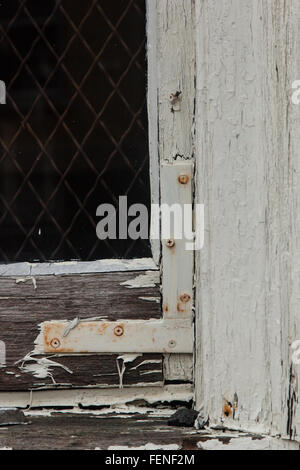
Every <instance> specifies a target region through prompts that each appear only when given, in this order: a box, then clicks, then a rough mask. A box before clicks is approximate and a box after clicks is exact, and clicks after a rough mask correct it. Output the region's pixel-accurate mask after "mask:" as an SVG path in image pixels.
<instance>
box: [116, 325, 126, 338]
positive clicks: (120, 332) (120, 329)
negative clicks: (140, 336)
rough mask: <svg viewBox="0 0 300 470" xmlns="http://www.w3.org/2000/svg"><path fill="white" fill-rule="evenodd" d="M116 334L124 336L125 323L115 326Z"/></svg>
mask: <svg viewBox="0 0 300 470" xmlns="http://www.w3.org/2000/svg"><path fill="white" fill-rule="evenodd" d="M114 334H115V336H123V334H124V326H123V325H118V326H116V327H115V328H114Z"/></svg>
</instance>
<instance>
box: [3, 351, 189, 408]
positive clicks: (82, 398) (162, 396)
mask: <svg viewBox="0 0 300 470" xmlns="http://www.w3.org/2000/svg"><path fill="white" fill-rule="evenodd" d="M146 360H147V359H146ZM137 365H138V364H137ZM135 367H136V365H135V364H133V365H132V368H133V369H134V368H135ZM144 385H145V384H141V385H139V386H131V387H127V388H123V389H120V388H119V386H110V387H108V388H105V387H103V388H91V387H90V388H81V389H78V388H77V389H71V390H69V389H67V390H64V389H52V390H30V391H26V392H13V391H9V392H0V403H1V406H2V407H7V408H10V407H18V408H28V407H30V408H31V409H35V408H43V407H48V406H50V407H55V406H59V407H62V408H66V407H68V408H70V407H71V408H73V407H79V408H89V407H92V408H95V407H96V408H103V407H112V408H113V409H114V408H115V407H120V406H123V405H129V404H130V405H134V404H137V403H139V404H141V403H143V404H146V405H149V406H152V405H155V406H156V405H158V404H163V405H166V404H168V405H170V406H171V404H172V403H183V402H191V401H192V400H193V396H194V392H193V387H192V385H190V384H180V385H166V386H163V387H158V386H151V384H147V387H145V386H144Z"/></svg>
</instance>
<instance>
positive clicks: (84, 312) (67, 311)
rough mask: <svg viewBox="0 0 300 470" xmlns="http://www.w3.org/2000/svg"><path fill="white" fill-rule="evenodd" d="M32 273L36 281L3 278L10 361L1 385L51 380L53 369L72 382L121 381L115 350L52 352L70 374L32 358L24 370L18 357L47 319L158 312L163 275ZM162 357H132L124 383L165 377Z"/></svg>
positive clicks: (0, 321)
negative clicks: (108, 352)
mask: <svg viewBox="0 0 300 470" xmlns="http://www.w3.org/2000/svg"><path fill="white" fill-rule="evenodd" d="M34 279H35V283H33V281H32V279H31V278H28V279H27V280H26V282H20V283H17V282H18V281H19V280H20V279H16V278H2V279H1V281H0V299H1V302H0V340H1V341H4V342H5V345H6V367H5V368H0V390H9V389H11V390H26V389H27V388H32V387H41V386H44V385H46V386H48V387H49V386H53V380H52V378H51V375H52V376H53V379H54V381H55V382H57V383H60V384H66V385H67V386H69V387H75V386H77V387H78V386H93V385H106V384H108V385H118V384H119V383H120V378H119V374H118V369H117V364H116V357H117V356H115V355H114V356H97V355H94V356H88V355H87V356H76V357H65V356H64V357H55V358H51V360H54V361H56V362H58V363H59V364H62V365H63V366H65V367H67V368H68V369H70V370H71V371H72V372H73V373H72V374H70V373H69V372H68V371H67V370H65V369H63V368H62V367H51V366H49V367H47V364H46V366H45V367H43V366H42V367H41V364H40V363H39V362H38V363H37V362H36V361H32V360H27V361H25V363H24V367H25V369H22V370H20V368H19V367H20V365H21V364H22V362H21V363H19V364H18V365H16V364H15V363H16V362H17V361H20V360H22V359H23V358H24V357H26V355H28V354H30V353H31V352H32V351H33V350H34V349H35V344H34V343H35V340H36V338H37V337H38V335H39V325H40V324H41V323H43V322H45V321H51V320H69V321H72V320H73V319H74V318H76V317H78V318H80V319H89V318H94V317H96V318H103V319H107V320H116V319H144V320H147V319H150V318H160V317H161V311H160V304H159V303H158V302H156V301H154V299H158V300H159V297H160V292H159V287H158V286H156V287H155V283H156V281H158V280H159V276H156V275H155V272H154V273H151V274H149V273H148V274H147V273H141V272H139V271H137V272H129V273H103V274H98V275H94V274H93V275H82V276H79V275H77V276H71V275H68V276H42V277H36V278H34ZM144 279H145V280H144ZM23 280H24V279H23ZM126 283H127V285H124V284H126ZM143 283H144V284H143ZM151 285H153V286H154V287H150V286H151ZM35 286H36V288H35ZM132 286H136V287H132ZM145 286H146V287H145ZM147 299H150V300H147ZM160 357H161V356H159V355H158V356H157V355H154V359H155V360H156V363H155V361H154V362H147V360H148V361H150V360H151V359H152V360H154V359H153V356H145V357H140V358H138V359H137V361H136V362H135V363H133V365H132V366H133V367H134V366H136V365H138V364H139V363H142V362H144V361H146V362H144V364H143V365H142V366H141V367H137V368H136V369H135V368H133V369H132V368H131V367H130V366H131V363H130V364H129V366H128V367H126V370H125V375H124V380H123V382H124V384H125V385H126V384H134V383H138V382H140V383H149V382H150V383H153V382H155V383H156V382H158V383H159V382H160V383H161V382H162V380H163V377H162V361H161V360H160ZM39 358H40V356H39ZM157 360H158V361H159V362H158V363H157ZM24 370H25V372H24ZM152 370H153V373H152V372H151V371H152ZM39 374H40V375H41V377H38V375H39ZM45 374H46V377H45Z"/></svg>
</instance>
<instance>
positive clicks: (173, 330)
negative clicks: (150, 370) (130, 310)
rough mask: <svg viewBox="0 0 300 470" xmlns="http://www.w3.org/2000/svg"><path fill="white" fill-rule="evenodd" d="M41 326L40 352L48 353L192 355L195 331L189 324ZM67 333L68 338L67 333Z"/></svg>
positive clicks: (167, 322) (130, 322) (90, 323)
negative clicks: (70, 327)
mask: <svg viewBox="0 0 300 470" xmlns="http://www.w3.org/2000/svg"><path fill="white" fill-rule="evenodd" d="M68 326H69V323H68V322H59V321H57V322H56V321H51V322H45V323H43V324H42V325H41V334H40V336H39V338H38V341H37V343H38V344H37V346H38V350H39V352H40V353H41V354H45V353H52V354H53V353H58V354H62V353H68V354H73V353H74V354H76V353H78V354H79V353H81V354H83V353H87V354H89V353H93V354H94V353H118V354H119V353H192V352H193V341H194V336H193V327H192V324H191V322H188V321H178V320H176V321H172V320H148V321H143V320H140V321H138V320H137V321H133V320H126V321H120V322H106V321H82V322H78V324H76V325H75V327H74V328H73V329H71V330H70V331H68ZM66 331H68V334H67V335H66V334H65V332H66Z"/></svg>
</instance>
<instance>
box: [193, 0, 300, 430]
mask: <svg viewBox="0 0 300 470" xmlns="http://www.w3.org/2000/svg"><path fill="white" fill-rule="evenodd" d="M196 8H197V15H196V25H197V33H196V41H197V119H196V121H197V152H196V155H197V174H198V176H197V185H196V186H197V202H205V206H206V216H207V217H206V220H208V221H209V223H208V224H207V227H206V229H207V231H206V234H207V235H206V243H205V247H204V249H203V250H202V252H201V253H200V254H199V256H198V257H197V280H196V287H197V299H198V304H197V307H196V309H197V322H196V324H197V333H196V336H197V343H198V348H197V365H196V394H197V403H198V406H201V407H203V406H204V409H205V412H206V413H207V414H209V416H210V420H211V423H213V422H220V421H223V423H225V424H227V425H228V426H231V427H232V426H233V425H234V426H240V427H243V428H244V429H250V428H255V429H257V428H258V427H260V429H263V430H264V432H268V433H269V432H272V433H273V434H281V435H284V434H287V435H288V437H290V438H294V439H299V435H300V425H299V423H300V420H299V405H298V404H297V403H298V402H299V383H300V381H299V366H297V365H295V364H293V363H292V354H293V351H292V350H291V348H290V346H291V343H292V342H293V341H295V340H298V339H300V316H299V307H300V303H299V260H300V245H299V232H300V216H299V204H300V199H299V198H300V178H299V175H300V171H299V169H300V168H299V145H300V133H299V129H300V108H299V106H295V105H293V104H292V101H291V95H292V83H293V81H294V80H298V79H299V78H300V59H299V48H300V34H299V20H300V5H299V1H298V0H291V1H288V2H287V1H284V0H278V1H276V2H275V1H274V2H262V1H260V0H244V1H243V2H241V1H240V0H223V1H222V2H220V1H219V0H204V1H202V2H196ZM262 44H263V47H262ZM224 400H225V401H224ZM228 401H229V402H230V403H231V404H234V403H235V407H236V409H235V412H234V413H233V412H232V411H233V410H232V409H231V410H229V413H227V414H228V416H226V415H225V413H224V411H225V412H228V408H227V405H226V406H225V407H224V403H226V402H228ZM233 418H234V419H233Z"/></svg>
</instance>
